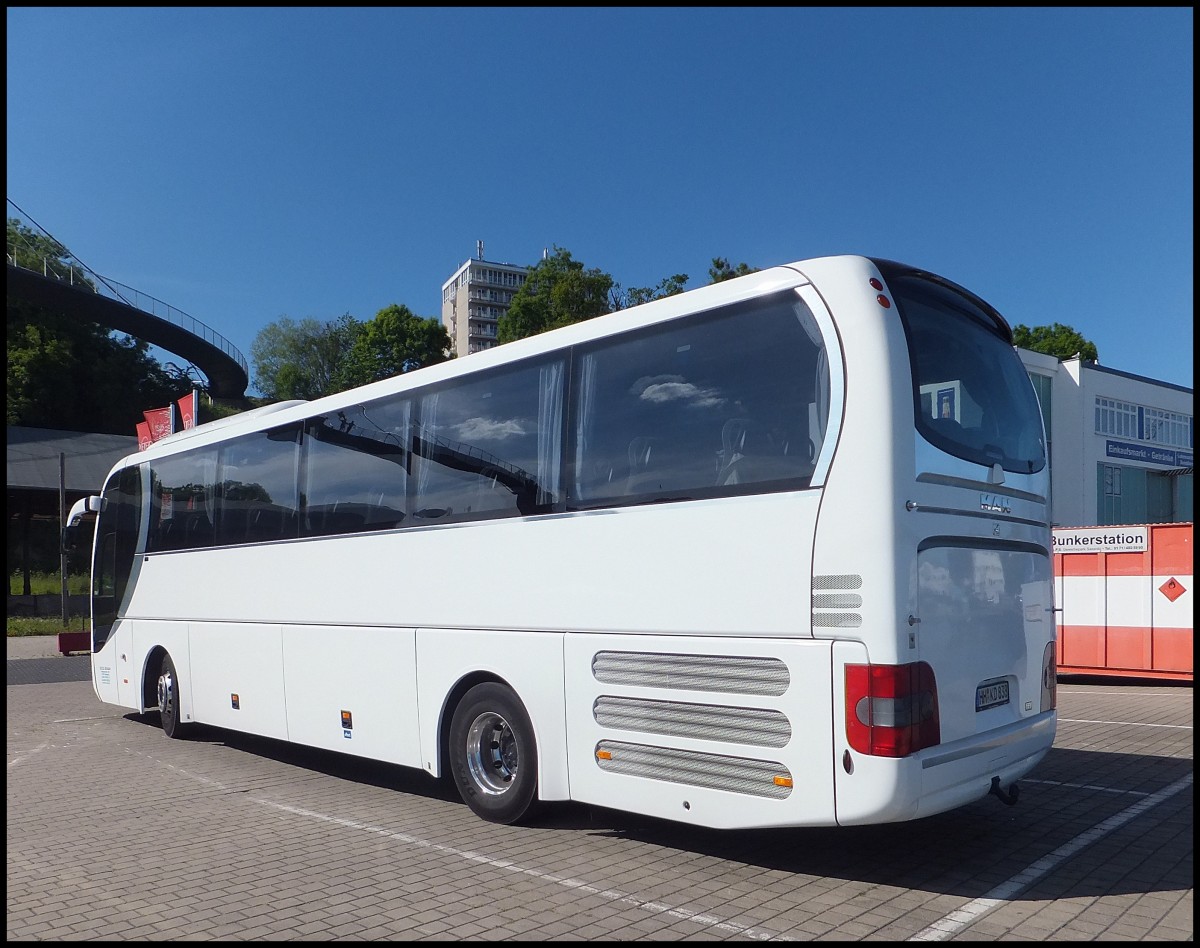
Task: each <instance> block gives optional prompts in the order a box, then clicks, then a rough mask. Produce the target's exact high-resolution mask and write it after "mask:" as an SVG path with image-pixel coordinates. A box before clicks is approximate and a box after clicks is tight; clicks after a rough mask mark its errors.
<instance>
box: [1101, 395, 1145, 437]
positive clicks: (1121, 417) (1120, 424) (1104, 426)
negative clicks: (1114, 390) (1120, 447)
mask: <svg viewBox="0 0 1200 948" xmlns="http://www.w3.org/2000/svg"><path fill="white" fill-rule="evenodd" d="M1096 434H1106V435H1115V436H1116V437H1118V438H1136V437H1137V408H1136V407H1135V406H1133V405H1130V404H1129V403H1128V402H1119V401H1116V400H1115V399H1112V398H1100V397H1097V398H1096Z"/></svg>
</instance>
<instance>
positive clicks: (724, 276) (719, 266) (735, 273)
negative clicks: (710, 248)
mask: <svg viewBox="0 0 1200 948" xmlns="http://www.w3.org/2000/svg"><path fill="white" fill-rule="evenodd" d="M750 273H758V267H752V266H750V264H748V263H739V264H738V265H737V266H736V267H735V266H732V265H730V263H729V261H728V260H727V259H725V258H724V257H713V258H712V266H711V267H709V268H708V276H709V284H710V285H711V284H713V283H722V282H724V281H725V280H732V279H734V278H735V277H740V276H746V275H747V274H750Z"/></svg>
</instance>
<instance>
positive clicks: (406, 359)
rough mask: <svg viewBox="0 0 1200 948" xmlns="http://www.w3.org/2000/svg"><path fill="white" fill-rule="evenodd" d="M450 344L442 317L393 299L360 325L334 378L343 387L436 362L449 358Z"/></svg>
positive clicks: (390, 375) (350, 386)
mask: <svg viewBox="0 0 1200 948" xmlns="http://www.w3.org/2000/svg"><path fill="white" fill-rule="evenodd" d="M452 345H453V343H452V342H451V340H450V334H449V333H448V332H446V327H445V326H443V325H442V322H441V320H439V319H435V318H434V317H428V318H422V317H420V316H418V315H416V314H415V313H414V312H413V311H412V310H410V309H409V308H408V307H407V306H404V305H396V304H395V303H393V304H392V305H391V306H387V307H385V308H384V309H381V310H380V311H379V312H378V313H376V314H375V318H374V319H372V320H370V321H368V322H366V323H364V324H363V325H362V328H361V329H360V330H359V332H358V333H357V335H356V337H355V340H354V344H353V345H352V347H351V349H350V351H349V353H347V356H346V358H345V360H344V361H343V362H342V364H341V366H340V367H339V369H338V371H337V372H335V378H334V381H335V383H336V384H337V386H338V387H339V388H340V389H343V390H344V389H347V388H352V387H353V386H355V385H365V384H366V383H368V382H376V381H379V380H380V379H386V378H391V377H392V376H393V375H399V374H400V373H401V372H410V371H412V370H413V369H419V368H421V367H422V366H426V365H436V364H437V363H439V362H445V361H446V360H447V359H449V358H450V349H451V346H452Z"/></svg>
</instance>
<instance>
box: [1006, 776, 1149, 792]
mask: <svg viewBox="0 0 1200 948" xmlns="http://www.w3.org/2000/svg"><path fill="white" fill-rule="evenodd" d="M1021 783H1023V784H1025V783H1041V784H1045V785H1046V786H1049V787H1066V788H1067V789H1068V790H1098V791H1100V792H1101V793H1122V794H1128V795H1129V796H1131V797H1148V796H1150V794H1149V793H1148V792H1146V791H1145V790H1118V789H1116V788H1115V787H1096V786H1092V785H1091V784H1087V783H1063V782H1062V781H1061V780H1030V779H1029V778H1028V777H1024V778H1022V780H1021Z"/></svg>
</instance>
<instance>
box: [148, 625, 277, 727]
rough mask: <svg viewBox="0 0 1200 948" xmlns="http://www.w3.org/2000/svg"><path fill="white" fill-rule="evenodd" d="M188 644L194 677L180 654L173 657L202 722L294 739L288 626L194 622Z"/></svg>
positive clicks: (190, 627) (189, 626)
mask: <svg viewBox="0 0 1200 948" xmlns="http://www.w3.org/2000/svg"><path fill="white" fill-rule="evenodd" d="M188 643H189V646H190V652H191V664H190V667H191V674H190V676H189V675H188V674H187V673H185V672H184V671H183V670H182V669H180V668H179V664H178V660H177V659H175V654H174V653H172V655H171V658H172V660H173V661H175V662H176V670H177V671H179V676H180V678H181V679H182V681H181V686H180V687H181V688H182V689H183V690H184V692H185V693H188V692H190V693H191V696H192V713H193V717H194V719H195V720H196V721H201V722H203V723H204V724H212V725H215V726H216V727H227V728H232V729H233V730H235V731H244V732H245V733H247V734H258V735H260V736H262V737H274V738H277V739H279V740H285V741H286V740H287V739H288V728H287V705H286V703H285V700H284V690H283V629H281V628H280V627H279V626H278V625H275V624H273V623H272V624H266V623H252V622H189V623H188ZM168 651H169V649H168ZM235 655H236V656H237V658H236V660H233V659H231V656H235ZM194 682H204V687H203V688H196V687H195V686H194V684H193V683H194ZM234 695H236V696H237V699H236V705H237V706H236V707H235V706H234V705H235V700H234ZM183 720H187V719H186V718H184V719H183Z"/></svg>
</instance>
